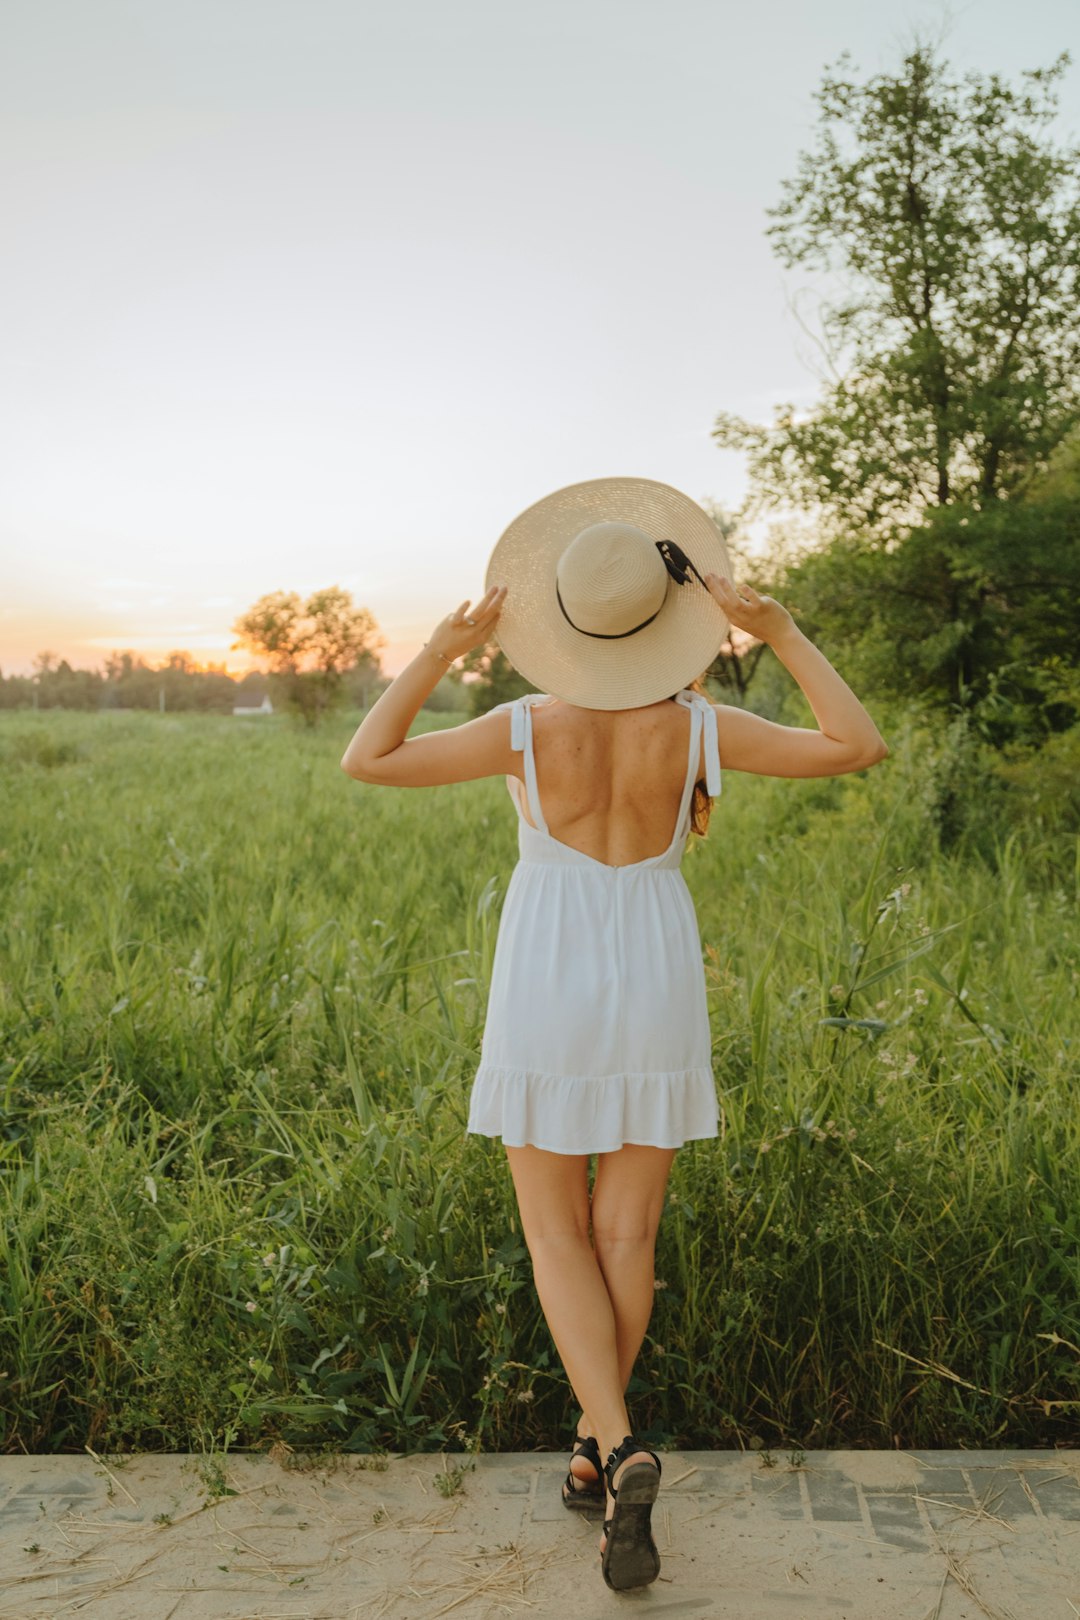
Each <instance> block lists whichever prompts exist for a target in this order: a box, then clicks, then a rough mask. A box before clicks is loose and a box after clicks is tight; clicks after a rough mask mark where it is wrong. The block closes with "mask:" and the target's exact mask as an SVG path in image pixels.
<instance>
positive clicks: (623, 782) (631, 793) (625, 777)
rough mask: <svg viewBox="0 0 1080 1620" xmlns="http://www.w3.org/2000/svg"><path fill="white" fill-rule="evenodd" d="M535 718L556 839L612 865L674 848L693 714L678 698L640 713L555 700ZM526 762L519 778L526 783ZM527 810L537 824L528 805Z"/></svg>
mask: <svg viewBox="0 0 1080 1620" xmlns="http://www.w3.org/2000/svg"><path fill="white" fill-rule="evenodd" d="M532 721H533V754H534V758H535V761H536V784H537V788H538V790H539V796H540V803H541V807H542V810H543V814H544V818H545V820H546V821H547V824H548V830H549V831H550V833H551V835H552V837H553V838H556V839H558V840H559V842H560V843H563V844H567V845H568V846H569V847H570V848H571V849H576V850H579V851H581V853H583V854H585V855H588V856H591V858H592V859H593V860H596V861H602V862H603V863H604V864H605V865H609V866H628V865H632V864H633V863H634V862H636V861H642V860H649V859H651V858H652V857H653V856H656V855H659V854H661V853H662V852H663V851H664V850H665V849H667V847H668V845H669V844H670V843H671V840H672V835H673V832H674V829H675V820H676V817H677V816H678V814H679V804H680V800H681V797H682V792H683V787H684V784H685V782H686V775H687V749H688V747H689V742H690V725H691V715H690V711H689V709H687V708H686V707H685V706H684V705H683V704H682V703H676V702H674V701H673V700H672V699H670V698H664V699H662V700H661V701H660V702H659V703H650V704H648V705H647V706H645V707H644V708H638V709H583V708H579V707H578V706H577V705H576V704H573V703H564V702H562V701H561V700H560V699H551V700H550V701H548V702H546V703H537V704H536V705H535V706H534V708H533V711H532ZM519 760H520V756H519V755H515V763H516V764H517V769H516V770H515V771H514V772H513V774H514V775H515V776H517V777H518V779H519V781H522V783H524V775H523V766H522V765H521V764H520V763H518V761H519ZM704 775H705V761H704V740H703V742H702V756H701V758H699V761H698V776H699V778H702V779H703V778H704ZM523 797H524V796H523ZM522 813H523V815H524V817H525V820H526V821H528V823H529V824H530V826H535V822H534V821H533V818H532V816H531V815H529V813H528V809H527V807H523V812H522Z"/></svg>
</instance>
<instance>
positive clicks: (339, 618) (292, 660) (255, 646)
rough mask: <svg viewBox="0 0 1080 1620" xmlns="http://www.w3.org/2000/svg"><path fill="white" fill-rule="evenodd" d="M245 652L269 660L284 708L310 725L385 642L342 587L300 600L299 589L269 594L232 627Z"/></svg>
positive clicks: (316, 592) (365, 612)
mask: <svg viewBox="0 0 1080 1620" xmlns="http://www.w3.org/2000/svg"><path fill="white" fill-rule="evenodd" d="M233 631H234V633H236V634H237V635H238V636H239V640H238V641H235V642H233V647H234V648H245V649H248V650H250V651H253V652H255V653H256V654H260V655H261V656H262V657H264V658H266V659H268V660H269V663H270V668H271V684H272V686H273V689H274V692H275V693H276V694H277V696H278V697H279V699H280V700H282V701H283V702H284V703H285V705H286V706H287V707H289V708H292V709H293V710H295V711H296V712H297V713H299V714H301V715H302V716H303V718H304V720H305V722H306V723H307V724H308V725H309V726H313V725H315V723H316V721H317V720H318V719H319V716H320V715H321V714H322V713H323V711H324V710H325V709H327V708H328V707H329V706H330V705H331V703H332V702H333V701H334V699H335V698H336V697H337V695H338V694H339V692H340V691H341V688H342V679H343V676H344V675H346V674H347V673H348V672H349V671H351V670H354V669H356V667H357V665H358V664H361V663H363V664H365V665H366V666H369V665H370V664H371V662H372V661H373V659H374V656H375V651H376V648H377V647H380V646H385V644H386V642H385V638H384V637H382V636H380V635H379V633H378V626H377V625H376V622H375V620H374V618H373V617H372V615H371V613H370V612H369V611H368V609H367V608H358V607H355V606H354V605H353V600H352V597H351V596H350V595H349V593H348V591H344V590H342V589H341V587H340V586H338V585H330V586H327V587H326V588H325V589H324V590H320V591H314V592H313V593H312V595H311V596H309V597H308V599H307V601H306V602H305V601H302V600H301V598H300V597H299V596H298V595H297V593H296V592H295V591H271V592H269V593H268V594H267V595H265V596H261V597H260V598H259V600H258V601H257V602H256V603H255V604H254V606H252V607H251V608H249V609H248V611H247V612H246V613H245V614H243V615H242V617H241V618H239V619H238V620H237V621H236V623H235V624H234V625H233Z"/></svg>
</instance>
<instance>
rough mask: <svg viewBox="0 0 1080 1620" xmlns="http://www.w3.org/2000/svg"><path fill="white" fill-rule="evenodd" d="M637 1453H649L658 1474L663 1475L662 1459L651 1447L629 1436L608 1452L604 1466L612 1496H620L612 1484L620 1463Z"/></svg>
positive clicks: (631, 1435)
mask: <svg viewBox="0 0 1080 1620" xmlns="http://www.w3.org/2000/svg"><path fill="white" fill-rule="evenodd" d="M635 1451H647V1452H648V1454H649V1456H650V1457H651V1458H652V1460H653V1462H654V1463H655V1464H656V1471H657V1473H658V1474H660V1473H663V1469H662V1468H661V1466H660V1459H659V1457H658V1456H657V1455H656V1452H655V1451H653V1450H652V1448H651V1447H649V1446H647V1445H646V1444H645V1443H644V1441H642V1440H639V1439H638V1438H637V1436H636V1435H633V1434H628V1435H627V1436H626V1437H625V1439H623V1440H620V1442H619V1444H618V1445H617V1446H616V1447H615V1448H614V1450H612V1451H609V1452H608V1460H607V1462H606V1463H605V1464H604V1477H605V1478H606V1480H607V1483H608V1490H609V1491H610V1492H611V1494H612V1496H616V1497H617V1496H618V1494H619V1493H618V1491H617V1490H616V1489H615V1486H614V1485H613V1484H612V1483H611V1482H612V1479H613V1478H614V1476H615V1473H616V1471H617V1469H618V1468H619V1465H620V1463H623V1462H625V1461H626V1459H627V1457H632V1456H633V1454H634V1453H635Z"/></svg>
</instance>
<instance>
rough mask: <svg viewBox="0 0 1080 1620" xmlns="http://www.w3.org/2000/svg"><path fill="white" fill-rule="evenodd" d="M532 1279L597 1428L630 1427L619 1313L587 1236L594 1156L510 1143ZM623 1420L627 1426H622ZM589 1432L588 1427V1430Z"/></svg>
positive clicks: (577, 1392)
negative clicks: (617, 1322)
mask: <svg viewBox="0 0 1080 1620" xmlns="http://www.w3.org/2000/svg"><path fill="white" fill-rule="evenodd" d="M506 1156H507V1159H508V1160H509V1162H510V1171H511V1174H512V1175H513V1178H514V1189H515V1192H516V1193H517V1200H518V1208H519V1210H520V1211H521V1224H522V1231H523V1233H524V1237H525V1242H526V1245H527V1247H528V1250H529V1254H530V1256H531V1258H532V1266H533V1280H534V1282H535V1284H536V1292H537V1296H538V1297H539V1300H540V1305H541V1308H542V1310H543V1312H544V1317H545V1319H546V1321H547V1325H548V1328H549V1329H550V1332H551V1337H552V1338H553V1339H554V1341H555V1348H556V1350H557V1351H558V1353H559V1358H560V1360H561V1361H562V1364H563V1367H564V1368H565V1370H566V1376H567V1378H568V1379H569V1380H570V1385H571V1388H572V1389H573V1391H574V1394H575V1395H576V1396H577V1399H578V1401H579V1402H580V1404H581V1407H582V1410H583V1411H584V1412H585V1413H586V1414H587V1415H588V1418H589V1421H590V1422H593V1423H596V1424H597V1425H598V1426H599V1430H597V1429H594V1430H592V1431H591V1432H592V1433H594V1434H595V1433H597V1432H601V1433H605V1434H611V1433H614V1431H615V1430H616V1429H618V1431H619V1433H618V1436H617V1439H616V1440H613V1441H612V1442H611V1444H612V1445H615V1444H617V1443H618V1440H621V1439H622V1437H623V1435H624V1434H626V1433H627V1427H626V1425H627V1424H628V1422H629V1419H628V1417H627V1413H626V1404H625V1401H624V1400H623V1387H624V1386H623V1384H622V1381H621V1378H620V1373H619V1356H618V1347H617V1342H616V1328H615V1314H614V1311H613V1310H612V1305H611V1300H610V1298H609V1297H608V1291H607V1286H606V1284H605V1282H604V1278H603V1275H602V1273H601V1271H600V1267H599V1265H598V1264H597V1259H596V1255H595V1253H594V1252H593V1247H592V1244H591V1243H590V1241H589V1198H588V1183H587V1180H586V1177H587V1171H588V1163H589V1155H588V1154H586V1153H582V1154H577V1153H574V1154H569V1153H548V1152H546V1151H545V1150H544V1149H543V1148H537V1147H520V1148H515V1147H507V1149H506ZM620 1425H622V1427H620ZM586 1432H590V1431H586Z"/></svg>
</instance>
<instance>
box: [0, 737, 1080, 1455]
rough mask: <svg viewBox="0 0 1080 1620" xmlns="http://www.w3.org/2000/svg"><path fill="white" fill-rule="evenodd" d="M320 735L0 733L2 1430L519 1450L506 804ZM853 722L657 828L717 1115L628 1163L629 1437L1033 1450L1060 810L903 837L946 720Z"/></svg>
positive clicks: (1047, 1403) (1052, 1312) (537, 1438)
mask: <svg viewBox="0 0 1080 1620" xmlns="http://www.w3.org/2000/svg"><path fill="white" fill-rule="evenodd" d="M443 723H445V720H444V718H443V717H437V718H435V717H429V716H426V715H425V716H423V717H422V718H421V719H420V720H419V721H418V722H417V729H420V728H423V727H424V726H427V725H438V724H443ZM351 729H352V722H351V721H347V720H342V721H340V722H336V723H335V726H334V728H331V729H328V730H325V731H323V732H321V733H316V734H315V735H308V734H305V733H303V732H301V731H299V730H294V729H292V728H291V727H290V726H289V725H288V723H286V722H283V721H281V720H280V719H279V718H278V717H275V718H273V719H271V720H267V721H263V720H260V721H258V722H244V721H233V720H230V719H226V718H222V719H217V718H206V717H194V716H193V717H182V718H181V717H171V716H161V715H152V714H126V713H105V714H101V715H93V716H89V715H88V716H83V715H75V714H65V713H59V712H48V713H43V714H39V715H33V714H11V715H5V716H3V717H0V775H2V785H0V817H2V819H0V898H2V923H0V998H2V999H0V1042H2V1044H0V1211H2V1218H0V1414H2V1429H3V1443H4V1446H5V1449H7V1450H31V1451H33V1450H43V1451H63V1450H76V1449H81V1448H82V1447H83V1445H84V1444H85V1443H87V1442H89V1443H90V1444H91V1445H94V1446H95V1447H105V1448H111V1449H114V1450H121V1449H130V1448H143V1449H161V1450H186V1449H193V1448H201V1447H207V1446H233V1447H252V1446H259V1445H265V1444H268V1443H269V1442H270V1441H271V1440H273V1439H282V1440H284V1441H286V1442H287V1443H288V1444H290V1445H294V1446H299V1445H304V1446H308V1445H316V1444H329V1445H335V1446H342V1447H345V1448H351V1449H359V1450H372V1449H381V1448H384V1447H385V1448H390V1449H427V1448H436V1447H448V1448H451V1449H460V1448H470V1447H480V1446H482V1447H485V1448H528V1447H532V1446H545V1445H561V1444H563V1443H564V1442H565V1439H566V1433H567V1426H568V1422H569V1420H570V1417H571V1407H570V1397H568V1394H567V1387H566V1382H565V1378H564V1375H563V1373H562V1370H561V1368H560V1366H559V1363H558V1359H557V1356H556V1355H555V1352H554V1347H553V1345H552V1343H551V1341H550V1337H549V1335H548V1332H547V1328H546V1325H545V1323H544V1320H543V1316H542V1314H541V1312H540V1309H539V1306H538V1304H537V1302H536V1299H535V1295H534V1293H533V1290H532V1278H531V1268H530V1263H529V1258H528V1254H527V1251H526V1248H525V1245H524V1243H523V1241H522V1237H521V1232H520V1227H519V1223H518V1221H517V1218H516V1211H515V1204H514V1198H513V1190H512V1185H511V1182H510V1177H509V1174H508V1170H507V1168H506V1164H505V1158H504V1155H503V1151H502V1148H501V1145H500V1144H499V1143H498V1142H497V1141H487V1140H481V1139H478V1138H475V1137H466V1136H465V1135H464V1124H465V1117H466V1110H467V1104H468V1088H469V1084H470V1082H471V1077H472V1072H473V1070H474V1069H475V1066H476V1062H477V1056H478V1051H479V1044H480V1037H481V1033H482V1027H483V1016H484V1008H485V1002H486V993H487V985H488V981H489V975H490V970H491V961H492V953H493V949H494V943H495V938H496V932H497V927H498V917H499V910H500V907H501V904H502V898H503V895H504V894H505V889H506V884H507V882H508V879H509V876H510V872H511V871H512V868H513V863H514V860H515V859H516V827H515V820H514V813H513V809H512V806H511V804H510V801H509V798H508V796H507V793H506V790H505V786H504V784H503V781H502V779H501V778H500V779H495V780H491V781H483V782H474V783H466V784H458V785H454V786H447V787H442V788H435V789H428V790H425V791H424V792H415V791H409V790H404V789H386V788H376V787H371V786H366V785H361V784H358V783H355V782H350V781H349V780H347V779H346V777H345V776H344V775H343V773H342V772H341V771H340V769H339V768H338V760H339V758H340V756H341V753H342V751H343V749H344V745H345V743H346V741H347V739H348V736H349V735H350V734H351ZM885 729H886V734H887V735H888V737H889V742H890V746H891V748H892V754H891V756H890V758H889V759H888V761H887V762H886V763H885V764H884V765H883V766H880V767H878V768H876V769H875V770H873V771H869V772H866V773H860V774H857V775H852V776H847V777H842V778H836V779H829V780H814V781H806V782H793V781H780V780H775V779H768V778H756V777H750V776H742V775H738V774H736V773H734V772H732V773H728V774H727V775H726V776H725V779H724V790H723V793H722V795H721V797H720V798H719V799H718V800H717V801H716V803H715V805H714V811H713V820H712V824H711V829H710V833H709V837H708V838H707V840H705V841H693V840H692V842H691V846H690V849H689V851H688V853H687V855H686V858H685V862H684V872H685V874H686V877H687V881H688V883H689V885H690V887H691V890H692V893H693V895H694V899H695V903H696V905H697V909H698V917H699V920H700V923H701V930H702V938H703V946H704V950H705V963H706V973H707V982H708V988H709V1001H710V1008H711V1019H712V1025H713V1036H714V1069H715V1073H716V1077H717V1087H718V1091H719V1095H720V1099H721V1112H722V1134H721V1137H720V1139H719V1140H718V1141H708V1142H697V1143H691V1144H688V1145H687V1146H686V1147H685V1148H684V1149H682V1150H681V1152H680V1153H679V1154H678V1155H677V1156H676V1160H675V1166H674V1169H673V1173H672V1179H671V1187H670V1196H669V1200H668V1204H667V1207H666V1209H665V1213H664V1217H663V1220H662V1223H661V1229H660V1235H659V1243H658V1255H657V1279H658V1281H657V1294H656V1307H655V1311H654V1315H653V1319H652V1322H651V1324H650V1330H649V1334H648V1337H647V1339H646V1343H645V1345H644V1347H643V1350H642V1354H641V1357H640V1359H639V1363H638V1367H637V1370H636V1373H635V1377H634V1380H633V1382H632V1384H631V1390H630V1399H631V1411H632V1414H633V1416H634V1421H635V1428H637V1429H638V1431H639V1432H642V1433H644V1434H647V1435H651V1436H653V1437H654V1439H659V1440H664V1441H670V1442H672V1443H677V1444H682V1445H690V1446H697V1447H707V1446H712V1445H739V1444H746V1443H748V1442H750V1441H751V1440H753V1438H754V1437H755V1436H756V1437H758V1438H760V1440H762V1441H764V1442H765V1443H766V1444H781V1443H787V1442H792V1443H795V1444H802V1445H813V1446H835V1445H863V1444H866V1445H876V1446H891V1445H894V1444H896V1445H904V1446H931V1445H939V1444H948V1445H958V1444H976V1445H993V1444H1004V1443H1012V1444H1037V1443H1042V1442H1052V1441H1055V1440H1061V1439H1069V1440H1072V1441H1074V1442H1075V1441H1076V1439H1077V1438H1078V1436H1080V1102H1078V1096H1077V1047H1076V1035H1075V1030H1076V1018H1075V1009H1076V1002H1077V959H1078V958H1077V936H1078V928H1077V913H1076V898H1077V887H1078V883H1077V879H1078V873H1080V867H1078V861H1077V857H1078V849H1077V840H1076V837H1075V834H1073V833H1070V832H1068V831H1062V830H1055V831H1053V832H1046V831H1045V830H1044V829H1043V828H1042V827H1041V825H1040V824H1039V823H1038V822H1033V821H1030V820H1025V821H1024V822H1022V823H1021V822H1017V823H1016V824H1014V825H1010V823H1009V821H1008V819H1007V818H1002V816H1001V815H1000V814H992V813H991V809H990V807H989V806H987V808H986V814H985V816H983V815H982V812H981V807H980V806H978V805H971V806H970V807H969V808H970V809H971V812H972V813H971V815H970V817H969V822H968V826H969V829H970V836H965V837H958V836H957V835H956V833H955V828H954V829H953V830H952V831H950V833H949V837H948V839H947V840H945V839H943V838H942V835H941V834H942V821H941V815H940V806H941V797H942V796H941V791H940V783H941V781H942V779H943V776H947V775H948V766H949V760H948V757H947V756H946V750H947V748H948V741H947V739H945V738H943V737H942V736H940V735H937V734H935V732H934V731H933V730H931V729H929V728H928V727H927V726H925V725H924V724H923V723H922V722H921V721H920V720H919V719H918V717H917V716H915V715H913V714H912V715H908V716H907V717H903V716H899V717H896V718H895V719H894V721H893V722H892V723H890V724H889V725H887V726H886V728H885ZM935 784H938V785H937V786H935ZM949 791H950V799H949V803H950V816H955V804H956V793H955V783H953V784H952V785H951V786H950V790H949Z"/></svg>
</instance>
